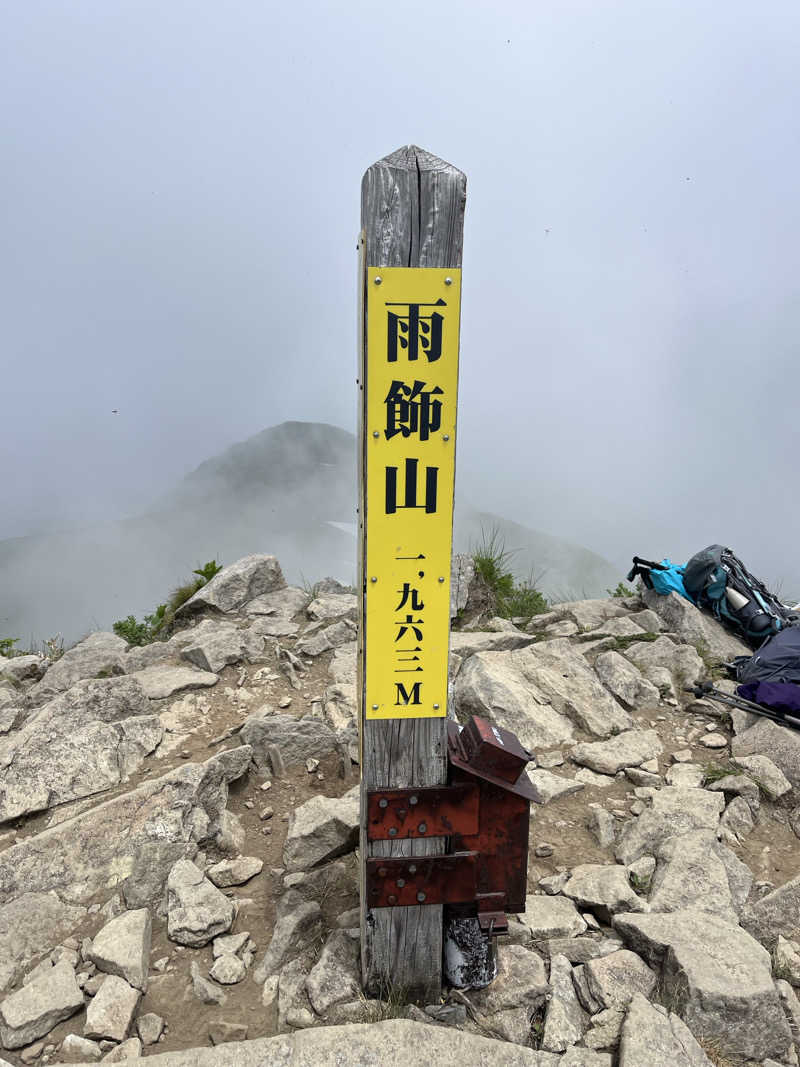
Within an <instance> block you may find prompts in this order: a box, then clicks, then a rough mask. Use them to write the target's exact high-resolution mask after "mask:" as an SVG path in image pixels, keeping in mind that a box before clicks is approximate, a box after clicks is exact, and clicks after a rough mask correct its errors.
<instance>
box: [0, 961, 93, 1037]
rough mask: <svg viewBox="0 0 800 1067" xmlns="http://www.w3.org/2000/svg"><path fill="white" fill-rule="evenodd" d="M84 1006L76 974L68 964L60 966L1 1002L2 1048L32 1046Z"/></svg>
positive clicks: (0, 1034)
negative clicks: (38, 1038) (32, 1043)
mask: <svg viewBox="0 0 800 1067" xmlns="http://www.w3.org/2000/svg"><path fill="white" fill-rule="evenodd" d="M82 1007H83V993H81V991H80V989H79V987H78V983H77V981H76V980H75V971H74V970H73V969H72V967H71V965H70V964H69V963H67V962H66V961H64V962H63V963H58V964H56V966H55V967H51V968H50V969H49V970H47V971H43V972H41V973H40V974H39V975H38V976H37V977H36V978H34V980H33V981H32V982H29V983H28V984H27V985H25V986H23V987H22V989H19V990H18V991H17V992H16V993H12V994H11V996H8V997H6V998H5V1000H3V1001H2V1003H0V1045H2V1047H3V1048H7V1049H16V1048H23V1047H24V1046H25V1045H30V1044H31V1042H32V1041H35V1040H36V1039H37V1037H43V1036H44V1035H45V1034H48V1033H49V1032H50V1031H51V1030H52V1029H53V1027H54V1026H56V1025H57V1024H58V1023H60V1022H61V1020H62V1019H68V1018H69V1017H70V1015H74V1014H75V1012H76V1011H80V1010H81V1008H82Z"/></svg>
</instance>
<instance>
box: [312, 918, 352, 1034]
mask: <svg viewBox="0 0 800 1067" xmlns="http://www.w3.org/2000/svg"><path fill="white" fill-rule="evenodd" d="M360 988H361V962H360V955H359V947H358V938H357V936H356V937H353V936H352V934H350V933H348V932H347V931H345V930H335V931H334V932H333V933H332V934H331V935H330V937H329V938H328V940H327V941H326V942H325V945H324V947H323V949H322V952H321V953H320V957H319V959H318V960H317V962H316V963H315V964H314V966H313V967H312V968H311V970H310V971H309V974H308V978H306V993H307V994H308V999H309V1000H310V1001H311V1007H312V1008H313V1009H314V1011H315V1012H316V1013H317V1015H320V1016H323V1017H324V1016H325V1015H326V1014H327V1012H328V1011H330V1009H331V1008H332V1007H333V1006H334V1004H341V1003H342V1002H343V1001H346V1000H352V999H353V998H354V997H355V996H357V995H358V992H359V990H360Z"/></svg>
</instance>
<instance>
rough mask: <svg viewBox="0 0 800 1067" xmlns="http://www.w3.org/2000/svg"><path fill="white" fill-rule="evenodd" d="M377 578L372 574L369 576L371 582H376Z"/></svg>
mask: <svg viewBox="0 0 800 1067" xmlns="http://www.w3.org/2000/svg"><path fill="white" fill-rule="evenodd" d="M377 580H378V579H377V578H376V577H375V576H374V575H373V576H372V577H371V578H370V581H371V582H377Z"/></svg>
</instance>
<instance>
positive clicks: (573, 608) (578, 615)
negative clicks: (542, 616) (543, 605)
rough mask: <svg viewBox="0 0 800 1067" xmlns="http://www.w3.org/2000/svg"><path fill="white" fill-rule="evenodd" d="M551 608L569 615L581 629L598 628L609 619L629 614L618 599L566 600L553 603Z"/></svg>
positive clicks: (561, 613)
mask: <svg viewBox="0 0 800 1067" xmlns="http://www.w3.org/2000/svg"><path fill="white" fill-rule="evenodd" d="M551 610H552V611H555V612H558V613H559V614H560V615H569V616H570V618H572V620H573V622H575V623H576V624H577V625H578V626H579V627H580V629H581V630H596V629H598V627H600V626H602V625H603V623H604V622H606V621H607V620H608V619H619V618H622V617H623V616H625V615H628V614H629V612H628V610H627V609H626V608H625V607H623V605H622V604H620V603H619V601H618V600H614V599H612V598H609V599H608V600H566V601H564V602H563V603H559V604H552V605H551Z"/></svg>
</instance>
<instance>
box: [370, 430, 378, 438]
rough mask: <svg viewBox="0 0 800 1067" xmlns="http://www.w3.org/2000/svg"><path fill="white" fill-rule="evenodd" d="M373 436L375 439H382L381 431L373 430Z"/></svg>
mask: <svg viewBox="0 0 800 1067" xmlns="http://www.w3.org/2000/svg"><path fill="white" fill-rule="evenodd" d="M372 436H373V437H380V431H379V430H373V431H372Z"/></svg>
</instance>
